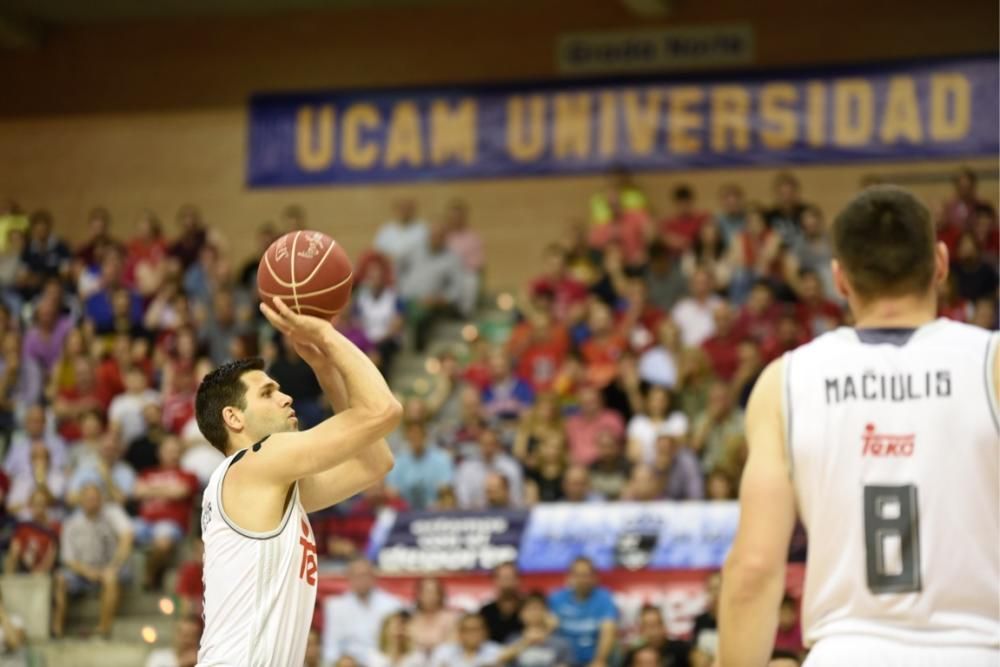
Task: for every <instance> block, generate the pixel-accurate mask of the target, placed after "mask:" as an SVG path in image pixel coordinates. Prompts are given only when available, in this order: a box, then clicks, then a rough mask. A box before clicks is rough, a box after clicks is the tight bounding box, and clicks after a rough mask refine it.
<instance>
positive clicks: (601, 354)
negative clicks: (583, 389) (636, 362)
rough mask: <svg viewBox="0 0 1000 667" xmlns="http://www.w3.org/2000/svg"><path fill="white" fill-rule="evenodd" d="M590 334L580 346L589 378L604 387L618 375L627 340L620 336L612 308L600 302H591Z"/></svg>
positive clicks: (599, 386) (593, 382)
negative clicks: (619, 363)
mask: <svg viewBox="0 0 1000 667" xmlns="http://www.w3.org/2000/svg"><path fill="white" fill-rule="evenodd" d="M587 324H588V328H589V330H590V336H589V337H588V338H587V340H586V341H584V342H583V344H582V345H581V346H580V356H581V357H582V358H583V362H584V364H586V366H587V379H588V381H589V382H590V383H591V384H593V385H594V386H595V387H598V388H600V389H603V388H605V387H607V386H608V385H609V384H611V383H612V382H613V381H614V379H615V378H616V377H617V375H618V361H619V359H621V357H622V355H623V354H624V353H625V351H626V350H627V349H628V341H626V340H625V337H624V336H622V335H621V333H620V332H619V331H618V329H617V327H615V325H614V321H613V319H612V317H611V309H610V308H608V306H607V305H605V304H604V303H601V302H599V301H595V302H594V303H592V304H591V305H590V317H589V318H588V319H587Z"/></svg>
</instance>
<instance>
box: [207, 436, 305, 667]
mask: <svg viewBox="0 0 1000 667" xmlns="http://www.w3.org/2000/svg"><path fill="white" fill-rule="evenodd" d="M245 453H246V450H241V451H240V452H237V453H236V454H234V455H233V456H230V457H229V458H227V459H226V460H225V461H223V462H222V463H221V464H220V465H219V467H218V468H216V470H215V472H214V473H212V477H211V479H210V480H209V482H208V486H207V487H205V494H204V498H203V501H202V502H203V505H202V512H201V526H202V537H203V539H204V541H205V568H204V575H203V576H204V581H205V611H204V615H205V632H204V634H203V635H202V638H201V648H200V650H199V651H198V667H286V666H287V667H300V666H301V665H302V663H303V661H304V660H305V652H306V641H307V639H308V637H309V627H310V625H311V624H312V618H313V607H314V605H315V603H316V579H317V561H316V540H315V538H314V537H313V532H312V527H311V526H310V525H309V517H308V516H307V515H306V512H305V510H304V509H303V508H302V504H301V502H300V501H299V489H298V483H296V484H295V486H294V487H293V491H292V497H291V500H290V501H289V503H288V507H287V508H286V510H285V513H284V515H283V516H282V519H281V524H280V525H279V526H278V527H277V528H276V529H274V530H273V531H270V532H267V533H255V532H251V531H247V530H243V529H242V528H239V527H237V526H236V524H235V523H234V522H233V521H232V520H231V519H229V517H227V516H226V512H225V510H224V509H223V508H222V482H223V479H225V476H226V472H227V471H228V470H229V467H230V466H231V465H233V464H234V463H235V465H239V463H238V461H239V458H240V457H242V456H243V455H244V454H245Z"/></svg>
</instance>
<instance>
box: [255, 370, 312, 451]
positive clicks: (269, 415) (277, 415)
mask: <svg viewBox="0 0 1000 667" xmlns="http://www.w3.org/2000/svg"><path fill="white" fill-rule="evenodd" d="M241 379H242V380H243V383H244V384H245V385H246V387H247V392H246V403H247V407H246V409H245V410H244V411H243V417H244V419H245V420H246V429H247V433H248V434H249V435H250V436H251V437H252V438H253V439H254V440H259V439H261V438H264V437H266V436H268V435H271V434H272V433H286V432H288V431H297V430H298V429H299V420H298V419H297V418H296V417H295V410H293V409H292V397H291V396H289V395H288V394H284V393H282V392H281V388H280V387H279V386H278V383H277V382H275V381H274V380H272V379H271V378H270V377H268V375H267V373H265V372H263V371H250V372H249V373H246V374H244V375H243V377H242V378H241Z"/></svg>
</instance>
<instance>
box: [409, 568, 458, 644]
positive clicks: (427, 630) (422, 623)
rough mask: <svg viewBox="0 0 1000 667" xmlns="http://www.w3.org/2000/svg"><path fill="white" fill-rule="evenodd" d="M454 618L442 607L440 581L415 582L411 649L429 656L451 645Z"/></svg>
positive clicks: (442, 595) (410, 629) (432, 579)
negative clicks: (448, 643) (412, 647)
mask: <svg viewBox="0 0 1000 667" xmlns="http://www.w3.org/2000/svg"><path fill="white" fill-rule="evenodd" d="M458 616H459V615H458V613H457V612H455V611H452V610H451V609H448V608H447V606H446V598H445V591H444V584H443V583H442V582H441V580H440V579H437V578H434V577H425V578H423V579H421V580H420V581H418V582H417V592H416V608H415V610H414V612H413V618H412V619H411V620H410V625H409V635H410V639H411V640H412V642H413V646H414V647H415V648H416V649H418V650H420V651H423V652H425V653H426V654H427V655H430V653H431V652H432V651H433V650H434V649H436V648H437V647H438V646H440V645H441V644H444V643H445V642H449V641H453V640H454V639H455V628H456V626H457V623H458Z"/></svg>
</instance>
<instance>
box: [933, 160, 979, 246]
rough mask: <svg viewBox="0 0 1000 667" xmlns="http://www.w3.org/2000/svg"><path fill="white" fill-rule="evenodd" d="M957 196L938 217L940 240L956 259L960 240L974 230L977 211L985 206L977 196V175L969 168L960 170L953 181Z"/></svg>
mask: <svg viewBox="0 0 1000 667" xmlns="http://www.w3.org/2000/svg"><path fill="white" fill-rule="evenodd" d="M952 183H953V184H954V185H955V195H954V196H953V197H952V198H951V199H949V200H948V201H946V202H945V203H944V205H943V206H942V207H941V213H940V215H939V216H938V240H939V241H942V242H944V244H945V245H946V246H948V253H949V254H950V255H951V256H952V257H954V256H955V250H956V249H957V247H958V238H959V237H960V236H961V235H962V233H963V232H965V231H968V230H970V229H972V227H973V224H974V222H975V219H976V209H977V207H978V206H980V205H981V204H983V203H984V202H981V201H980V200H979V197H978V196H977V195H976V183H977V178H976V173H975V172H974V171H972V170H971V169H969V168H968V167H963V168H961V169H959V170H958V173H956V174H955V176H954V178H953V179H952Z"/></svg>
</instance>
